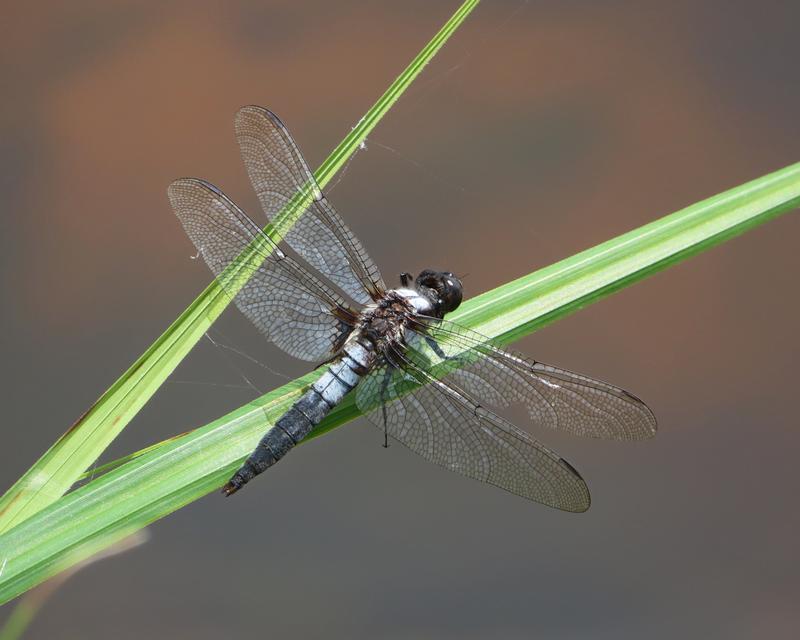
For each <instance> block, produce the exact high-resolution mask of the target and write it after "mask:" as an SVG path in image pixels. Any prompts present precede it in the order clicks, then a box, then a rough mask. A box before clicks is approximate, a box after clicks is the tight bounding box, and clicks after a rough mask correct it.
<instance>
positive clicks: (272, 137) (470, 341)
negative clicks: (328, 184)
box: [168, 106, 656, 512]
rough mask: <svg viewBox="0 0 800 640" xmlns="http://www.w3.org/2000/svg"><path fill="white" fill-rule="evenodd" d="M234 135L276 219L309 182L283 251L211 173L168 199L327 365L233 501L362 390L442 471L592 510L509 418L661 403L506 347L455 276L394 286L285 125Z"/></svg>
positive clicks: (545, 420) (627, 428)
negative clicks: (516, 407) (460, 310)
mask: <svg viewBox="0 0 800 640" xmlns="http://www.w3.org/2000/svg"><path fill="white" fill-rule="evenodd" d="M235 129H236V138H237V140H238V143H239V146H240V148H241V153H242V158H243V159H244V164H245V167H246V169H247V173H248V174H249V177H250V181H251V182H252V185H253V188H254V189H255V192H256V194H257V196H258V198H259V200H260V202H261V205H262V208H263V210H264V213H265V214H266V218H267V221H269V222H274V221H275V219H276V217H277V216H278V215H279V214H281V212H283V211H284V210H285V209H286V208H287V207H289V206H291V203H292V201H293V198H296V195H297V194H298V193H301V192H302V190H303V189H306V190H309V189H310V194H311V195H310V196H309V197H308V202H307V206H305V207H304V208H303V209H302V211H301V214H300V215H299V217H298V218H297V219H296V221H295V223H294V225H293V226H292V227H291V229H290V230H289V231H288V232H287V233H286V234H285V235H284V236H283V238H282V239H281V242H282V243H285V246H286V247H287V250H286V251H284V250H283V249H281V248H280V247H279V246H278V245H277V244H276V243H275V242H274V241H273V240H272V239H271V238H270V236H269V235H268V234H267V233H266V232H265V231H264V228H265V226H266V224H265V223H259V222H256V221H255V220H253V219H252V218H250V217H249V216H248V215H247V214H246V213H245V212H244V211H242V209H240V208H239V207H238V206H237V205H236V204H234V203H233V201H231V200H230V199H229V198H228V197H227V196H226V195H225V194H224V193H223V192H222V191H220V190H219V189H218V188H217V187H215V186H213V185H212V184H210V183H208V182H206V181H204V180H200V179H195V178H183V179H180V180H176V181H175V182H173V183H172V184H171V185H170V187H169V190H168V194H169V199H170V202H171V204H172V207H173V209H174V211H175V213H176V214H177V216H178V218H179V219H180V221H181V223H182V225H183V227H184V228H185V230H186V232H187V234H188V235H189V237H190V239H191V240H192V242H193V243H194V244H195V246H196V248H197V251H198V252H199V255H201V256H202V257H203V258H204V260H205V262H206V263H207V264H208V266H209V268H210V269H211V271H212V272H213V273H214V274H215V275H216V276H218V281H220V283H221V284H222V286H223V289H224V290H225V291H226V292H227V293H229V294H230V295H231V296H232V297H233V301H234V302H235V304H236V306H237V307H238V308H239V310H240V311H241V312H242V313H243V314H244V315H245V316H246V317H247V318H249V319H250V320H251V321H252V322H253V324H254V325H255V326H256V327H257V328H258V329H259V330H260V331H261V332H262V333H263V334H264V336H265V337H266V338H267V339H268V340H269V341H271V342H272V343H274V344H275V345H276V346H277V347H279V348H280V349H282V350H283V351H285V352H286V353H288V354H290V355H291V356H294V357H296V358H299V359H301V360H305V361H309V362H316V363H318V364H320V363H321V365H320V366H321V368H322V367H324V372H323V373H322V375H321V376H320V377H319V378H318V379H317V381H316V382H314V383H313V384H312V385H311V386H310V387H309V388H307V390H305V392H304V394H303V395H302V396H301V397H300V399H299V400H297V401H296V402H295V403H294V404H293V405H292V407H291V408H290V409H289V410H288V411H287V412H286V413H285V414H284V415H283V416H281V417H280V418H279V419H278V420H277V421H276V422H275V424H274V425H273V426H272V427H271V428H270V429H269V430H267V431H266V433H265V434H264V436H263V438H262V439H261V440H260V442H259V443H258V446H257V447H256V448H255V450H254V451H253V452H252V454H251V455H250V456H249V457H248V458H247V459H246V460H245V461H244V463H243V464H242V465H241V468H240V469H239V470H238V471H236V473H235V474H234V475H233V476H232V477H231V478H230V480H229V481H228V482H227V483H226V484H225V486H224V487H223V488H222V492H223V493H224V494H225V495H227V496H230V495H232V494H234V493H236V492H237V491H238V490H240V489H241V488H242V487H243V486H244V485H245V484H246V483H248V482H249V481H250V480H252V479H253V478H254V477H255V476H257V475H259V474H260V473H262V472H264V471H265V470H266V469H268V468H269V467H271V466H272V465H274V464H275V463H276V462H278V461H279V460H281V459H282V458H283V457H284V456H285V455H286V454H287V453H288V452H289V451H290V450H291V449H293V448H294V447H295V445H297V444H298V443H299V442H300V441H302V440H303V438H305V437H306V436H307V435H308V434H309V433H310V432H311V431H312V430H313V429H314V427H315V426H316V425H318V424H319V423H320V422H321V421H322V420H323V418H324V417H325V416H326V415H327V414H328V413H329V412H330V411H331V410H332V409H333V408H334V407H335V406H336V405H338V404H339V403H340V402H342V400H343V399H344V398H345V396H346V395H348V394H351V393H352V394H354V396H355V403H356V405H357V407H358V408H359V410H360V411H361V412H362V413H363V414H364V415H366V416H367V418H368V419H369V420H370V421H371V422H372V423H374V424H375V425H376V426H377V427H378V428H379V429H381V430H382V431H383V434H384V445H385V446H386V445H388V438H390V437H391V438H392V439H394V440H396V441H398V442H400V443H402V444H403V445H405V446H406V447H408V448H409V449H410V450H412V451H414V452H415V453H417V454H419V455H421V456H422V457H423V458H425V459H427V460H429V461H431V462H433V463H436V464H438V465H440V466H442V467H444V468H446V469H449V470H452V471H455V472H457V473H460V474H462V475H464V476H467V477H470V478H474V479H476V480H479V481H481V482H485V483H488V484H491V485H495V486H497V487H500V488H502V489H505V490H506V491H509V492H511V493H512V494H516V495H518V496H522V497H523V498H527V499H529V500H533V501H535V502H538V503H541V504H544V505H547V506H550V507H554V508H557V509H561V510H564V511H571V512H582V511H585V510H586V509H588V508H589V505H590V495H589V490H588V488H587V485H586V483H585V481H584V480H583V478H582V477H581V475H580V474H579V473H578V471H577V470H576V469H575V468H574V467H573V466H572V465H571V464H570V463H569V462H567V461H566V460H565V459H564V458H562V457H561V456H559V455H558V454H557V453H555V452H553V451H552V450H550V449H549V448H547V447H546V446H545V445H544V444H542V443H540V442H539V441H538V440H537V439H536V438H534V437H533V436H532V435H531V434H529V433H528V432H527V431H526V430H523V429H521V428H519V427H517V426H515V425H514V424H512V423H511V422H510V421H509V420H507V419H505V418H503V417H501V415H500V414H501V413H503V412H504V411H505V410H507V409H508V408H509V407H510V406H511V405H513V404H522V405H524V407H525V408H526V409H527V412H528V414H529V416H530V419H531V421H532V422H533V423H535V424H537V425H539V426H541V427H545V428H549V429H559V430H563V431H566V432H569V433H572V434H576V435H580V436H593V437H596V438H607V439H614V440H641V439H645V438H650V437H652V436H653V435H655V433H656V419H655V417H654V414H653V412H652V411H651V410H650V409H649V408H648V407H647V405H646V404H645V403H644V402H642V401H641V400H640V399H639V398H637V397H636V396H634V395H632V394H630V393H628V392H627V391H624V390H623V389H620V388H618V387H615V386H613V385H611V384H608V383H605V382H601V381H600V380H595V379H593V378H590V377H588V376H585V375H581V374H577V373H572V372H570V371H567V370H565V369H560V368H558V367H554V366H551V365H548V364H544V363H542V362H539V361H537V360H534V359H531V358H528V357H526V356H524V355H522V354H520V353H515V352H513V351H510V350H506V349H505V348H503V347H502V346H501V345H500V344H499V343H497V342H496V341H494V340H492V339H490V338H488V337H486V336H483V335H481V334H479V333H477V332H475V331H473V330H471V329H469V328H467V327H465V326H461V325H459V324H457V323H455V322H452V321H449V320H447V319H446V317H445V316H446V315H447V314H448V313H450V312H452V311H454V310H455V309H456V308H457V307H458V306H459V305H460V303H461V300H462V295H463V285H462V282H461V280H460V279H459V278H458V277H457V276H456V275H454V274H453V273H452V272H450V271H439V270H436V269H424V270H422V271H421V272H420V273H418V274H417V276H416V277H413V276H412V275H411V274H409V273H402V274H400V276H399V285H400V286H399V287H396V288H388V287H387V285H386V284H385V282H384V280H383V278H382V276H381V274H380V271H379V270H378V268H377V267H376V266H375V263H374V262H373V261H372V259H371V258H370V257H369V255H368V254H367V252H366V250H365V249H364V246H363V245H362V243H361V242H360V241H359V240H358V238H357V237H356V236H355V235H354V234H353V232H352V231H351V230H350V229H349V228H348V227H347V226H346V225H345V223H344V221H343V220H342V218H341V217H340V216H339V214H338V213H337V212H336V210H335V209H334V208H333V206H332V205H331V204H330V202H329V201H328V200H327V199H326V198H325V196H324V195H323V193H322V191H321V190H320V188H319V187H318V185H317V183H316V181H315V179H314V176H313V174H312V172H311V171H310V170H309V168H308V165H307V164H306V162H305V160H304V159H303V157H302V155H301V153H300V151H299V149H298V147H297V145H296V144H295V142H294V140H293V139H292V136H291V135H290V134H289V131H288V130H287V128H286V127H285V126H284V124H283V123H282V122H281V121H280V119H279V118H278V117H277V116H276V115H275V114H273V113H272V112H270V111H269V110H267V109H264V108H262V107H257V106H247V107H243V108H242V109H240V110H239V112H238V113H237V115H236V119H235ZM307 192H308V191H307ZM304 204H306V203H304ZM248 247H251V248H252V247H257V251H258V252H259V253H258V254H256V257H257V262H258V266H257V268H255V269H253V270H252V275H250V274H249V273H248V275H250V277H249V279H248V280H247V281H246V282H245V283H244V284H243V285H242V284H241V283H240V282H238V283H237V282H236V281H235V280H234V281H231V280H230V279H229V280H227V281H226V280H225V279H224V278H223V277H222V274H223V273H224V272H226V269H228V268H229V267H230V266H231V265H232V264H233V263H234V262H235V261H236V260H237V257H239V256H240V254H242V252H243V251H244V250H245V249H246V248H248Z"/></svg>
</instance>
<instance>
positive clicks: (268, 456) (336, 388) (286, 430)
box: [222, 344, 370, 496]
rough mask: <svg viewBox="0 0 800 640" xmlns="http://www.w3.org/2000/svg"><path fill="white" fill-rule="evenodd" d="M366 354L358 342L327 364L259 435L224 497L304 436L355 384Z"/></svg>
mask: <svg viewBox="0 0 800 640" xmlns="http://www.w3.org/2000/svg"><path fill="white" fill-rule="evenodd" d="M369 355H370V354H368V353H367V351H366V350H365V349H364V348H363V347H362V346H361V345H359V344H355V345H353V346H352V347H346V348H345V353H344V354H343V355H342V356H341V357H340V358H338V359H337V360H335V361H334V362H333V363H332V364H331V365H330V367H329V368H328V370H327V371H326V372H325V373H324V374H323V375H322V376H321V377H320V379H319V380H317V381H316V382H315V383H314V384H313V385H312V386H311V388H310V389H309V390H308V391H307V392H306V393H305V394H303V396H302V397H301V398H300V399H299V400H298V401H297V402H295V403H294V404H293V405H292V407H291V408H290V409H289V410H288V411H287V412H286V413H284V414H283V415H282V416H281V417H280V418H279V419H278V421H277V422H276V423H275V426H274V427H272V429H270V430H269V431H267V433H266V434H265V435H264V437H263V438H261V442H259V443H258V446H257V447H256V449H255V451H253V453H252V454H250V457H249V458H247V460H246V461H245V463H244V464H243V465H242V466H241V468H240V469H239V470H238V471H237V472H236V473H235V474H234V475H233V477H232V478H231V479H230V480H229V481H228V483H227V484H226V485H225V487H224V488H223V489H222V492H223V493H224V494H225V495H228V496H229V495H231V494H232V493H235V492H236V491H238V490H239V489H241V488H242V487H243V486H244V485H245V484H247V483H248V482H249V481H250V480H252V479H253V478H254V477H255V476H257V475H258V474H259V473H263V472H264V471H266V470H267V469H269V468H270V467H271V466H272V465H273V464H275V463H276V462H277V461H278V460H280V459H281V458H282V457H283V456H285V455H286V454H287V453H288V452H289V450H290V449H291V448H292V447H294V446H295V445H296V444H297V443H298V442H300V441H301V440H302V439H303V438H305V437H306V436H307V435H308V434H309V433H310V432H311V430H312V429H313V428H314V427H315V426H316V425H318V424H319V423H320V422H321V421H322V419H323V418H324V417H325V416H326V415H328V413H329V412H330V410H331V409H333V408H334V407H335V406H336V405H337V404H339V403H340V402H341V401H342V398H344V396H345V395H346V394H347V393H348V392H349V391H351V390H352V389H353V388H354V387H355V386H356V385H357V384H358V381H359V380H360V379H361V376H362V375H363V374H364V373H365V371H366V369H367V368H368V366H369V365H368V359H369Z"/></svg>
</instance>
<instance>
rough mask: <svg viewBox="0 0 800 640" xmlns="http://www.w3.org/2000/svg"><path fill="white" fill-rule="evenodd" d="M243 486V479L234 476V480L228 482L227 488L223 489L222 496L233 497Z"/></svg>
mask: <svg viewBox="0 0 800 640" xmlns="http://www.w3.org/2000/svg"><path fill="white" fill-rule="evenodd" d="M243 486H244V482H242V480H241V478H239V475H238V474H237V475H235V476H233V478H231V479H230V480H228V482H227V483H226V484H225V486H224V487H222V495H224V496H225V497H228V496H232V495H233V494H234V493H236V492H237V491H238V490H239V489H241V488H242V487H243Z"/></svg>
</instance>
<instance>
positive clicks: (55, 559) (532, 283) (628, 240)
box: [0, 163, 800, 603]
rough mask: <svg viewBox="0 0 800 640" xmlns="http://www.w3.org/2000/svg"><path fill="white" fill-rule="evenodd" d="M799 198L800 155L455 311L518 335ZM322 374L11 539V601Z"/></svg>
mask: <svg viewBox="0 0 800 640" xmlns="http://www.w3.org/2000/svg"><path fill="white" fill-rule="evenodd" d="M798 204H800V163H798V164H794V165H791V166H789V167H787V168H785V169H781V170H780V171H776V172H774V173H771V174H769V175H766V176H764V177H762V178H758V179H757V180H753V181H752V182H749V183H747V184H744V185H742V186H739V187H736V188H734V189H731V190H729V191H726V192H724V193H722V194H720V195H717V196H714V197H712V198H709V199H707V200H704V201H702V202H699V203H697V204H695V205H692V206H690V207H687V208H686V209H683V210H681V211H678V212H677V213H674V214H672V215H670V216H667V217H665V218H661V219H660V220H656V221H655V222H652V223H650V224H648V225H645V226H643V227H640V228H639V229H635V230H634V231H631V232H629V233H626V234H623V235H621V236H619V237H617V238H614V239H612V240H609V241H608V242H605V243H603V244H600V245H598V246H596V247H594V248H592V249H588V250H586V251H583V252H581V253H579V254H577V255H575V256H572V257H571V258H567V259H566V260H562V261H561V262H558V263H556V264H554V265H552V266H549V267H546V268H544V269H541V270H539V271H536V272H534V273H532V274H530V275H527V276H524V277H522V278H520V279H518V280H515V281H513V282H510V283H508V284H505V285H502V286H500V287H498V288H496V289H493V290H492V291H488V292H486V293H484V294H482V295H480V296H478V297H476V298H473V299H471V300H469V301H467V302H465V303H464V304H463V305H462V306H461V308H460V309H459V310H458V312H457V313H454V314H451V316H449V317H450V318H451V319H453V320H455V321H457V322H460V323H462V324H464V325H466V326H469V327H471V328H473V329H475V330H477V331H479V332H481V333H483V334H485V335H488V336H491V337H495V338H498V339H499V340H501V341H502V342H505V343H508V342H510V341H512V340H515V339H517V338H519V337H521V336H523V335H525V334H528V333H530V332H532V331H534V330H535V329H537V328H539V327H541V326H543V325H544V324H546V323H548V322H552V321H554V320H556V319H558V318H561V317H564V316H566V315H568V314H570V313H572V312H573V311H575V310H576V309H578V308H580V307H582V306H584V305H586V304H589V303H591V302H593V301H595V300H598V299H600V298H602V297H604V296H607V295H609V294H610V293H612V292H614V291H616V290H618V289H621V288H622V287H625V286H627V285H629V284H632V283H633V282H636V281H638V280H641V279H642V278H644V277H646V276H648V275H650V274H652V273H654V272H656V271H658V270H660V269H663V268H665V267H667V266H669V265H671V264H674V263H676V262H679V261H681V260H684V259H685V258H687V257H689V256H691V255H694V254H695V253H698V252H700V251H703V250H705V249H708V248H710V247H712V246H714V245H716V244H719V243H720V242H723V241H724V240H727V239H728V238H731V237H732V236H734V235H736V234H739V233H742V232H743V231H745V230H747V229H750V228H752V227H754V226H756V225H758V224H761V223H763V222H766V221H767V220H769V219H771V218H773V217H775V216H777V215H778V214H780V213H782V212H785V211H787V210H789V209H791V208H794V207H796V206H798ZM318 375H319V373H318V372H316V373H311V374H308V375H306V376H304V377H302V378H299V379H298V380H295V381H293V382H292V383H290V384H288V385H285V386H283V387H281V388H279V389H276V390H274V391H272V392H270V393H268V394H266V395H264V396H262V397H261V398H259V399H257V400H255V401H253V402H251V403H249V404H247V405H245V406H243V407H241V408H239V409H237V410H236V411H233V412H231V413H230V414H228V415H226V416H224V417H222V418H219V419H218V420H216V421H214V422H212V423H211V424H209V425H206V426H204V427H201V428H199V429H196V430H195V431H192V432H190V433H188V434H185V435H182V436H180V437H177V438H174V439H171V440H169V441H166V442H165V443H163V444H162V445H161V446H157V447H155V448H151V449H150V450H148V451H146V452H144V453H142V454H141V455H139V456H138V457H136V458H134V459H132V460H131V461H129V462H127V463H125V464H122V466H120V467H118V468H115V469H113V470H112V471H109V472H108V473H106V474H105V475H103V476H101V477H100V478H97V479H95V480H94V481H92V482H90V483H89V484H87V485H85V486H83V487H81V488H79V489H77V490H75V491H74V492H72V493H70V494H68V495H66V496H64V497H62V498H61V499H59V500H58V501H57V502H55V504H51V505H50V506H49V507H47V508H46V509H45V510H43V511H41V512H40V513H37V514H36V515H34V516H32V517H31V518H29V519H28V520H26V521H25V522H23V523H21V524H20V525H18V526H16V527H14V528H13V529H11V530H10V531H8V532H7V533H5V534H2V535H0V567H2V568H3V570H2V573H0V603H2V602H5V601H7V600H9V599H11V598H13V597H15V596H17V595H19V594H20V593H22V592H24V591H25V590H27V589H29V588H31V587H32V586H34V585H35V584H37V583H39V582H41V581H42V580H44V579H46V578H47V577H49V576H50V575H52V574H53V573H54V572H55V571H56V570H57V569H58V568H62V567H63V566H64V562H65V558H68V557H69V554H70V552H71V551H72V550H73V549H75V548H81V547H82V546H83V545H86V544H89V543H91V542H92V541H95V540H96V539H97V538H98V537H100V536H106V535H109V534H110V533H113V532H115V531H117V530H123V529H124V530H126V531H130V530H132V529H137V528H141V527H143V526H145V525H146V524H147V523H149V522H152V521H153V520H156V519H158V518H161V517H163V516H165V515H167V514H169V513H171V512H172V511H174V510H176V509H178V508H180V507H181V506H183V505H185V504H187V503H189V502H191V501H193V500H196V499H197V498H199V497H201V496H203V495H205V494H207V493H209V492H211V491H213V490H215V489H216V488H218V487H219V486H221V485H222V483H223V482H224V481H225V480H226V479H227V478H228V476H229V475H230V474H231V473H232V472H233V470H234V469H235V468H236V467H237V465H238V464H240V462H241V461H242V459H243V458H244V457H245V456H246V455H248V454H249V453H250V451H251V450H252V448H253V447H254V446H255V444H256V442H257V441H258V439H259V438H260V437H261V436H262V435H263V432H264V430H265V424H270V423H274V421H275V420H276V419H277V417H278V416H280V415H281V414H282V413H283V412H284V411H285V410H286V409H287V408H288V407H289V406H290V404H291V403H292V402H293V401H294V400H296V399H297V397H298V396H299V395H300V393H301V389H302V387H303V386H305V385H307V384H309V383H310V382H311V381H313V380H314V379H315V378H316V377H317V376H318ZM357 415H358V410H357V409H356V407H355V405H354V404H353V403H352V401H350V402H346V403H344V404H343V405H342V406H340V407H337V408H336V410H334V411H333V412H332V414H331V415H330V416H329V417H328V418H327V419H326V420H325V421H324V422H323V423H322V424H321V425H320V426H319V428H318V429H317V430H316V431H315V434H314V435H319V434H320V433H324V432H326V431H329V430H330V429H333V428H334V427H336V426H339V425H341V424H343V423H345V422H347V421H349V420H352V419H353V418H355V417H356V416H357ZM261 481H267V479H266V478H265V479H264V480H261Z"/></svg>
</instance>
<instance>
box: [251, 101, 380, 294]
mask: <svg viewBox="0 0 800 640" xmlns="http://www.w3.org/2000/svg"><path fill="white" fill-rule="evenodd" d="M236 137H237V139H238V141H239V146H240V147H241V151H242V158H243V159H244V164H245V167H246V168H247V173H248V174H249V175H250V181H251V182H252V183H253V188H254V189H255V192H256V194H257V195H258V198H259V200H260V201H261V206H262V207H263V208H264V212H265V213H266V214H267V217H268V218H269V219H270V220H273V218H275V216H277V215H278V214H279V213H280V212H281V210H282V209H283V208H284V207H285V206H286V204H287V203H288V202H289V201H290V200H291V198H292V197H293V196H294V195H295V193H297V192H298V191H299V190H300V189H302V188H303V187H304V186H307V185H311V186H313V188H314V191H315V194H316V199H315V200H314V202H312V203H311V205H309V207H308V209H307V210H306V211H305V212H304V213H303V214H302V216H301V217H300V218H299V219H298V220H297V222H296V223H295V224H294V226H293V227H292V228H291V230H290V231H289V232H288V233H287V235H286V238H285V239H286V242H287V244H288V245H289V246H290V247H291V248H292V249H294V250H295V251H296V252H297V253H298V254H299V255H300V256H301V257H302V258H303V260H305V261H306V262H308V263H309V264H310V265H311V266H312V267H314V268H315V269H316V270H317V271H319V272H320V273H322V274H324V275H325V276H326V277H327V278H329V279H330V280H331V282H333V283H334V284H336V285H337V286H338V287H340V288H341V289H342V291H344V292H345V293H346V294H347V295H348V296H350V297H351V298H352V299H353V300H355V301H356V302H359V303H361V304H368V303H369V302H372V300H375V299H377V298H379V297H380V295H381V293H383V291H385V289H386V285H385V284H384V283H383V279H382V278H381V274H380V272H379V271H378V268H377V267H376V266H375V264H374V263H373V262H372V260H371V259H370V257H369V255H367V252H366V251H365V250H364V247H363V246H362V245H361V243H360V242H359V241H358V239H357V238H356V237H355V236H354V235H353V233H352V232H351V231H350V229H348V228H347V226H346V225H345V224H344V222H343V221H342V219H341V218H340V217H339V214H338V213H336V211H335V210H334V208H333V207H332V206H331V205H330V203H329V202H328V201H327V200H326V199H325V196H323V195H322V192H321V191H320V189H319V187H317V185H316V182H315V181H314V176H313V174H312V173H311V171H310V170H309V168H308V165H306V162H305V160H303V156H302V155H300V151H299V150H298V148H297V145H296V144H295V143H294V140H293V139H292V137H291V136H290V135H289V132H288V131H287V130H286V127H285V126H284V125H283V123H282V122H281V121H280V120H279V119H278V117H277V116H276V115H275V114H273V113H272V112H270V111H268V110H267V109H264V108H262V107H256V106H248V107H242V109H240V110H239V113H238V114H237V115H236Z"/></svg>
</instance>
